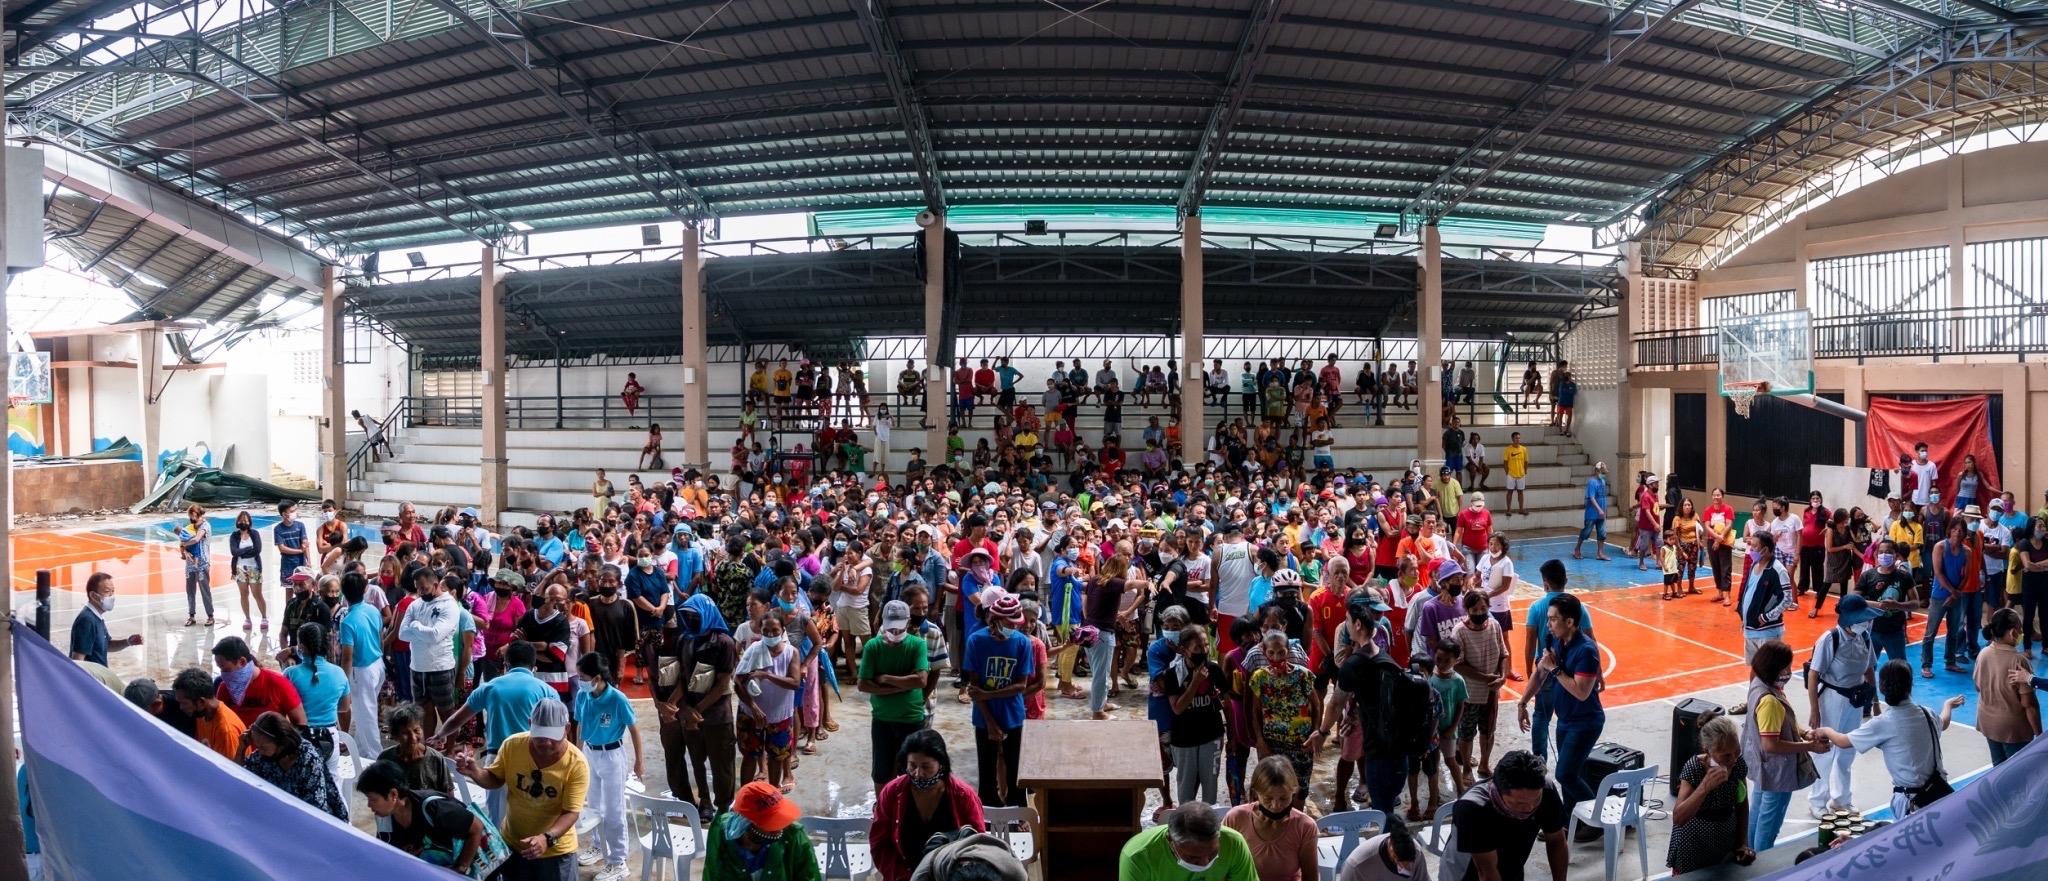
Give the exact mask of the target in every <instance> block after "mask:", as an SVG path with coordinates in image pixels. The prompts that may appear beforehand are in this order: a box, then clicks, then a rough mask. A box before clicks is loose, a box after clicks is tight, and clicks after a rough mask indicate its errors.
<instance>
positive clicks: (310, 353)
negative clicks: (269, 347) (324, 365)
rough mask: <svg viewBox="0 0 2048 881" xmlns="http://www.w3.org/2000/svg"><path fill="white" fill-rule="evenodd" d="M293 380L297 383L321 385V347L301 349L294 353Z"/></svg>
mask: <svg viewBox="0 0 2048 881" xmlns="http://www.w3.org/2000/svg"><path fill="white" fill-rule="evenodd" d="M292 382H293V383H294V384H296V385H310V386H316V387H317V386H319V385H320V350H319V349H300V350H298V351H296V352H293V353H292Z"/></svg>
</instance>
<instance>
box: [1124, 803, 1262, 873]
mask: <svg viewBox="0 0 2048 881" xmlns="http://www.w3.org/2000/svg"><path fill="white" fill-rule="evenodd" d="M1258 874H1259V873H1258V869H1257V867H1256V866H1255V864H1254V863H1253V862H1252V850H1251V847H1250V846H1248V845H1246V844H1245V840H1244V835H1242V834H1240V833H1239V832H1238V831H1237V830H1236V829H1230V828H1226V827H1225V826H1224V825H1223V820H1222V818H1221V817H1218V816H1217V815H1216V809H1215V808H1213V807H1210V806H1209V804H1208V803H1207V802H1200V801H1193V802H1188V803H1187V804H1184V805H1181V806H1180V807H1177V808H1174V809H1173V813H1171V814H1168V815H1167V818H1166V821H1165V822H1163V823H1160V824H1158V825H1156V826H1153V827H1152V828H1150V829H1147V830H1145V831H1143V832H1140V833H1138V834H1137V835H1136V836H1135V837H1133V838H1132V839H1131V840H1130V841H1128V842H1125V844H1124V849H1123V853H1122V854H1121V855H1119V857H1118V858H1117V873H1116V876H1117V881H1193V879H1196V878H1236V879H1242V881H1249V879H1251V878H1256V877H1258Z"/></svg>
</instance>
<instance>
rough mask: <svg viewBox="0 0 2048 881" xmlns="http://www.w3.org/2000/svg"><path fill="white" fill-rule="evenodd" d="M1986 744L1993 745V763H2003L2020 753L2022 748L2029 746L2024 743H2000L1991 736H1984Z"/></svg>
mask: <svg viewBox="0 0 2048 881" xmlns="http://www.w3.org/2000/svg"><path fill="white" fill-rule="evenodd" d="M1984 744H1985V745H1986V746H1989V747H1991V764H1992V765H2003V764H2005V760H2006V759H2009V758H2012V757H2013V756H2016V755H2019V754H2020V750H2023V749H2026V748H2027V745H2026V744H2024V743H1999V742H1998V741H1996V740H1992V739H1991V738H1989V737H1986V738H1984Z"/></svg>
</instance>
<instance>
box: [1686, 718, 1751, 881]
mask: <svg viewBox="0 0 2048 881" xmlns="http://www.w3.org/2000/svg"><path fill="white" fill-rule="evenodd" d="M1747 779H1749V765H1748V764H1747V763H1745V762H1743V760H1742V729H1741V728H1740V727H1739V726H1737V725H1736V724H1735V720H1734V719H1731V718H1729V717H1727V716H1716V717H1714V718H1712V719H1709V720H1707V724H1705V725H1702V726H1700V754H1699V755H1697V756H1694V757H1692V758H1690V759H1687V760H1686V762H1685V768H1684V769H1683V770H1681V771H1679V773H1678V806H1677V807H1676V808H1673V809H1672V812H1671V849H1670V852H1669V855H1668V856H1666V857H1665V858H1664V864H1665V865H1666V866H1669V867H1671V874H1672V875H1683V874H1685V873H1687V872H1695V871H1698V870H1700V869H1706V868H1710V867H1713V866H1718V865H1720V864H1722V863H1725V862H1727V861H1729V860H1731V859H1732V860H1734V861H1736V862H1738V863H1741V864H1742V865H1745V866H1746V865H1749V863H1750V861H1751V860H1754V859H1756V851H1753V850H1750V849H1749V843H1748V833H1749V793H1748V789H1747V788H1746V787H1745V786H1744V785H1743V781H1745V780H1747Z"/></svg>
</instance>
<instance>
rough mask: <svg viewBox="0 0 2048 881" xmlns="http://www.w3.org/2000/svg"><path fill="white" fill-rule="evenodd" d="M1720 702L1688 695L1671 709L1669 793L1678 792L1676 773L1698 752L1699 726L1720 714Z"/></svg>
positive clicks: (1674, 793) (1667, 775)
mask: <svg viewBox="0 0 2048 881" xmlns="http://www.w3.org/2000/svg"><path fill="white" fill-rule="evenodd" d="M1723 712H1725V711H1724V710H1722V709H1721V705H1720V704H1716V703H1713V702H1711V701H1703V700H1700V699H1699V698H1696V697H1689V698H1686V699H1685V700H1682V701H1679V702H1678V706H1676V707H1674V708H1672V710H1671V765H1670V773H1668V774H1666V775H1665V777H1666V779H1668V780H1670V781H1671V793H1672V794H1673V795H1677V794H1678V775H1679V773H1680V772H1682V771H1684V770H1685V763H1686V761H1687V760H1689V759H1691V758H1692V757H1693V756H1696V755H1699V754H1700V726H1702V725H1705V724H1707V720H1709V719H1712V718H1714V717H1715V716H1719V715H1721V714H1722V713H1723Z"/></svg>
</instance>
